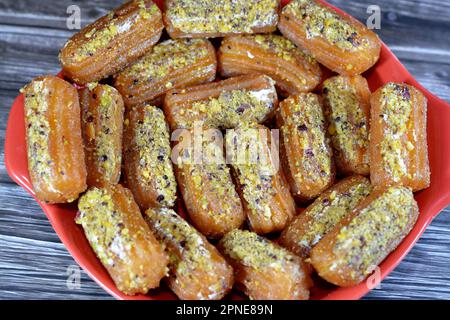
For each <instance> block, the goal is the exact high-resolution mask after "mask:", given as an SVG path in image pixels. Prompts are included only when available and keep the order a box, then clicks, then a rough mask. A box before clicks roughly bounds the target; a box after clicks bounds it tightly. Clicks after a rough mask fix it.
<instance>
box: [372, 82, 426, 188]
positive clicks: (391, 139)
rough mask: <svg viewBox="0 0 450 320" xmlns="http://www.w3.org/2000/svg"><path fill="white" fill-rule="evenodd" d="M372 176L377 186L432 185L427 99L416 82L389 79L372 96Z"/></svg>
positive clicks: (416, 186) (418, 186)
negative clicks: (410, 83) (416, 85)
mask: <svg viewBox="0 0 450 320" xmlns="http://www.w3.org/2000/svg"><path fill="white" fill-rule="evenodd" d="M371 108H372V109H371V128H370V179H371V180H372V184H373V185H374V186H388V185H393V184H402V185H404V186H407V187H411V188H412V189H413V191H414V192H415V191H419V190H422V189H424V188H427V187H428V186H429V185H430V168H429V162H428V146H427V99H426V97H425V96H424V95H423V94H422V92H420V91H419V90H417V89H416V88H414V87H413V86H410V85H407V84H403V83H393V82H391V83H388V84H386V85H384V86H383V87H381V88H379V89H378V90H377V91H376V92H374V93H373V94H372V97H371Z"/></svg>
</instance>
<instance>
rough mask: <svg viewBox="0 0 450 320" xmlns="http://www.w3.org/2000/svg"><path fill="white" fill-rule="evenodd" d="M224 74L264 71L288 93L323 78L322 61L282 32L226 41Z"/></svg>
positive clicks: (222, 63)
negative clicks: (320, 64) (317, 60)
mask: <svg viewBox="0 0 450 320" xmlns="http://www.w3.org/2000/svg"><path fill="white" fill-rule="evenodd" d="M218 58H219V70H220V72H221V75H222V76H224V77H230V76H237V75H242V74H249V73H255V72H258V73H264V74H266V75H268V76H270V77H271V78H272V79H274V80H275V82H276V86H277V89H278V90H279V91H280V92H281V93H282V94H284V95H292V94H298V93H300V92H308V91H311V90H313V89H314V88H315V87H316V86H317V85H318V84H319V83H320V80H321V70H320V66H319V64H318V63H317V62H316V61H315V60H314V58H312V57H311V56H310V55H308V54H305V53H303V52H302V51H301V50H300V49H299V48H297V47H296V46H295V45H294V44H293V43H292V42H291V41H289V40H287V39H285V38H283V37H282V36H279V35H273V34H268V35H255V36H235V37H229V38H225V39H224V40H222V44H221V46H220V49H219V53H218Z"/></svg>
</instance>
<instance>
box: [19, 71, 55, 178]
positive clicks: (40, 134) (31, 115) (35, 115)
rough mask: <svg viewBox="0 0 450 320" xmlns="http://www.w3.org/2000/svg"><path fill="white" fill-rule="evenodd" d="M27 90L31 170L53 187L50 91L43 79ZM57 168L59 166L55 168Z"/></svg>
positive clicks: (26, 103) (27, 123) (26, 116)
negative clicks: (50, 146)
mask: <svg viewBox="0 0 450 320" xmlns="http://www.w3.org/2000/svg"><path fill="white" fill-rule="evenodd" d="M28 86H30V87H28V88H27V89H26V90H25V104H24V107H25V118H26V130H27V153H28V166H29V169H30V172H33V173H34V174H35V175H38V176H39V177H40V178H41V179H43V181H45V182H46V184H47V185H48V187H51V185H52V183H51V181H52V180H51V173H52V167H54V166H55V162H54V161H52V158H51V157H50V152H49V145H48V141H49V137H50V124H49V122H48V119H47V110H48V100H49V99H50V97H49V96H50V94H51V93H50V92H49V90H48V88H47V87H46V86H45V84H44V81H43V80H34V81H33V82H32V83H31V84H29V85H28ZM55 169H56V170H57V168H55Z"/></svg>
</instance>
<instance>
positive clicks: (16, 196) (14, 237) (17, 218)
mask: <svg viewBox="0 0 450 320" xmlns="http://www.w3.org/2000/svg"><path fill="white" fill-rule="evenodd" d="M73 2H74V3H73V4H76V5H78V6H79V7H80V9H81V18H82V23H81V24H82V26H84V25H85V24H86V23H88V22H90V21H93V20H94V19H95V18H97V17H99V16H101V15H104V14H105V13H106V12H107V11H108V10H109V9H111V8H113V7H115V6H116V5H117V4H119V3H120V2H121V1H112V0H110V1H98V0H94V1H88V0H83V1H73ZM330 2H331V3H332V4H335V5H336V6H338V7H340V8H342V9H344V10H345V11H347V12H348V13H350V14H352V15H353V16H355V17H357V18H358V19H360V20H361V21H366V19H367V17H368V16H369V14H367V13H366V10H367V7H368V5H370V4H377V5H379V6H380V8H381V12H382V20H381V30H378V31H377V32H378V34H379V35H380V37H381V38H382V39H383V40H384V41H385V42H386V43H387V44H388V45H389V47H390V48H391V49H392V50H393V51H394V52H395V54H396V55H397V56H398V57H399V58H400V60H401V61H402V62H403V63H404V64H405V65H406V67H407V68H408V69H409V70H410V72H411V73H412V74H413V75H414V76H415V77H416V78H417V80H418V81H419V82H421V83H422V84H423V85H424V86H425V87H426V88H428V89H429V90H430V91H431V92H433V93H435V94H437V95H438V96H440V97H441V98H442V99H444V100H446V101H450V77H449V75H450V2H449V1H440V0H422V1H420V0H400V1H392V0H383V1H376V0H358V1H346V0H331V1H330ZM71 4H72V1H69V0H53V1H49V0H46V1H44V0H41V1H35V0H2V2H1V3H0V145H1V146H2V147H1V149H0V152H1V154H0V299H111V297H110V296H109V295H108V294H107V293H106V292H105V291H103V290H102V289H101V288H100V287H99V286H98V285H97V284H96V283H94V282H93V281H92V280H90V279H89V277H88V276H87V275H86V274H85V273H84V272H81V282H80V288H78V289H77V288H73V287H72V288H71V289H69V288H68V286H67V278H68V273H67V272H68V271H67V270H68V268H70V267H71V266H72V268H73V267H76V263H75V262H74V260H73V259H72V257H71V256H70V255H69V253H68V252H67V251H66V249H65V248H64V246H63V245H62V244H61V243H60V241H59V239H58V237H57V235H56V234H55V232H54V231H53V229H52V227H51V226H50V224H49V222H48V221H47V218H46V217H45V215H44V213H43V212H42V211H41V209H40V208H39V206H38V205H37V204H36V202H35V201H34V200H33V199H32V198H31V197H30V196H29V195H28V194H27V193H26V192H25V191H24V190H23V189H22V188H20V187H19V186H17V185H15V184H14V183H13V182H12V181H11V180H10V178H9V177H8V175H7V173H6V170H5V165H4V162H3V153H4V150H3V145H4V139H5V128H6V122H7V118H8V112H9V107H10V105H11V104H12V101H13V100H14V98H15V97H16V95H17V93H18V89H19V88H21V87H22V86H23V85H25V84H26V83H28V82H29V81H30V80H31V79H32V78H34V77H36V76H38V75H43V74H55V73H57V72H58V70H59V68H60V67H59V64H58V58H57V57H58V50H59V48H61V47H62V46H63V44H64V43H65V41H66V40H67V38H68V37H69V36H70V35H71V34H72V32H73V31H71V30H68V29H67V27H66V18H67V16H68V14H67V13H66V10H67V7H68V6H69V5H71ZM433 174H439V172H434V173H433ZM69 270H71V269H69ZM366 298H367V299H378V298H385V299H450V208H447V209H446V210H444V211H443V212H442V213H441V214H440V215H439V216H438V217H437V218H436V219H435V221H433V223H432V224H431V225H430V227H429V228H428V230H427V231H426V232H425V233H424V235H423V236H422V238H421V239H420V240H419V242H418V243H417V245H416V246H415V247H414V249H412V251H411V252H410V253H409V254H408V256H407V257H406V258H405V259H404V261H403V262H402V263H401V264H400V265H399V266H398V267H397V268H396V269H395V271H394V272H392V273H391V275H390V276H389V277H388V278H387V279H385V280H384V281H383V282H382V284H381V288H379V289H376V290H373V291H372V292H370V293H369V294H368V295H367V296H366Z"/></svg>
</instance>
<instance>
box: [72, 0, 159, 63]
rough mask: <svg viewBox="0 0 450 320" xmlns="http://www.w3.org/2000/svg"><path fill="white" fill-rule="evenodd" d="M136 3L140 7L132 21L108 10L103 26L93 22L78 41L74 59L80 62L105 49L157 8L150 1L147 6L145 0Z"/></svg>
mask: <svg viewBox="0 0 450 320" xmlns="http://www.w3.org/2000/svg"><path fill="white" fill-rule="evenodd" d="M138 5H139V8H140V9H139V11H138V13H137V14H136V17H135V18H134V20H133V22H130V21H129V20H124V19H123V17H121V16H116V15H115V14H114V12H110V13H109V14H108V15H107V16H106V18H107V19H108V21H107V22H106V23H105V24H106V26H105V27H103V28H101V29H97V28H96V27H95V24H94V27H92V28H91V29H90V30H89V31H88V32H86V33H85V34H84V39H83V42H80V45H79V46H77V48H76V50H75V52H74V55H73V58H74V60H75V61H76V62H80V61H83V60H84V59H86V58H88V57H92V56H93V55H95V54H96V53H97V52H99V51H101V50H105V49H106V48H108V47H109V46H110V45H111V43H112V41H114V39H115V38H116V37H117V36H119V35H121V34H123V33H125V32H127V31H129V30H130V29H131V28H132V27H133V24H135V23H136V22H137V21H138V20H139V19H144V20H148V19H149V18H151V17H152V16H153V15H154V14H155V13H156V12H157V11H158V10H159V9H158V7H157V6H156V5H155V4H154V3H151V6H150V7H149V8H147V7H146V2H145V1H143V0H141V1H139V3H138ZM69 41H71V40H69Z"/></svg>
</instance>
